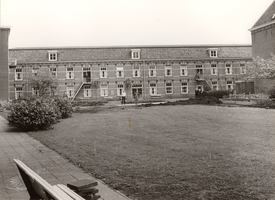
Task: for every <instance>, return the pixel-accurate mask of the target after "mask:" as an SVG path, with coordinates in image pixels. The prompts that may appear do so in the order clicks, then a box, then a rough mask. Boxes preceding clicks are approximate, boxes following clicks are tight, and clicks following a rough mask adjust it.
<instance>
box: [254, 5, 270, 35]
mask: <svg viewBox="0 0 275 200" xmlns="http://www.w3.org/2000/svg"><path fill="white" fill-rule="evenodd" d="M270 23H275V1H273V3H272V4H271V5H270V6H269V7H268V8H267V10H266V11H265V12H264V13H263V14H262V16H261V17H260V18H259V19H258V21H257V22H256V23H255V24H254V26H253V27H252V28H251V29H252V30H253V29H257V28H258V27H262V26H264V25H268V24H270Z"/></svg>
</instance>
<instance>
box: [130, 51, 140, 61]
mask: <svg viewBox="0 0 275 200" xmlns="http://www.w3.org/2000/svg"><path fill="white" fill-rule="evenodd" d="M131 55H132V59H140V49H132V52H131Z"/></svg>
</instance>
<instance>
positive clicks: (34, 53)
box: [9, 45, 252, 100]
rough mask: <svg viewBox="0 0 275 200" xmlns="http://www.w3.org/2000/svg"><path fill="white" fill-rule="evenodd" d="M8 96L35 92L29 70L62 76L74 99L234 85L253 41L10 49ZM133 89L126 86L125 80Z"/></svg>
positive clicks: (168, 94) (62, 87) (63, 88)
mask: <svg viewBox="0 0 275 200" xmlns="http://www.w3.org/2000/svg"><path fill="white" fill-rule="evenodd" d="M9 54H10V59H12V60H15V61H16V62H14V63H16V64H15V65H10V66H9V68H10V72H9V77H10V87H9V88H10V99H14V98H18V97H19V96H22V95H26V94H28V93H29V94H30V93H32V92H34V89H33V88H29V87H28V85H27V78H26V74H27V73H32V72H33V73H35V72H36V71H37V70H38V69H40V70H45V71H49V72H51V73H52V74H53V75H54V76H56V77H57V78H58V80H59V85H58V88H57V90H58V93H59V94H60V95H64V94H66V95H67V96H68V97H69V98H71V99H86V100H91V99H98V98H106V99H117V98H119V97H120V95H121V92H122V90H125V91H126V93H127V96H128V98H130V99H131V98H133V96H134V94H138V97H139V98H142V99H150V98H155V97H163V98H183V97H193V96H194V94H195V89H202V90H210V89H212V90H221V89H223V90H225V89H233V88H235V86H236V82H238V81H239V80H241V79H242V78H243V76H245V69H246V66H247V62H251V57H252V52H251V46H249V45H203V46H196V45H193V46H135V47H132V46H122V47H119V46H118V47H64V48H61V47H57V48H14V49H10V51H9ZM127 82H128V83H130V88H125V83H127Z"/></svg>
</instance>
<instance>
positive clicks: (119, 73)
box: [116, 67, 124, 78]
mask: <svg viewBox="0 0 275 200" xmlns="http://www.w3.org/2000/svg"><path fill="white" fill-rule="evenodd" d="M116 77H117V78H123V77H124V69H123V67H117V68H116Z"/></svg>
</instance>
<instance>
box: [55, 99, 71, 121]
mask: <svg viewBox="0 0 275 200" xmlns="http://www.w3.org/2000/svg"><path fill="white" fill-rule="evenodd" d="M54 102H55V103H56V105H57V107H58V111H59V112H60V116H61V118H62V119H65V118H69V117H71V116H72V113H73V108H72V104H71V102H70V101H69V100H68V99H66V98H63V97H60V96H56V97H54Z"/></svg>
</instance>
